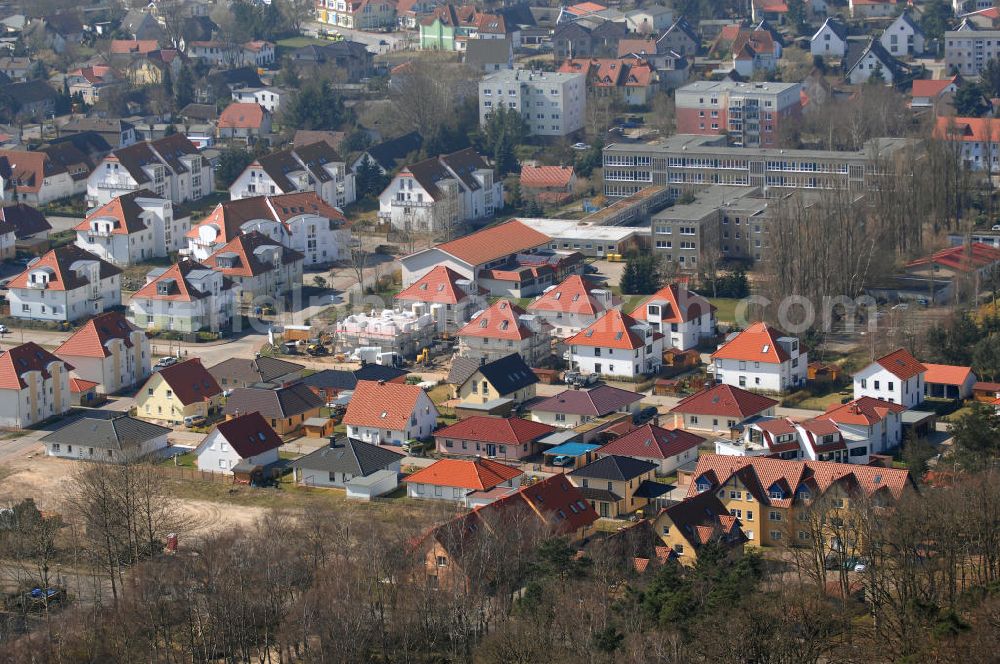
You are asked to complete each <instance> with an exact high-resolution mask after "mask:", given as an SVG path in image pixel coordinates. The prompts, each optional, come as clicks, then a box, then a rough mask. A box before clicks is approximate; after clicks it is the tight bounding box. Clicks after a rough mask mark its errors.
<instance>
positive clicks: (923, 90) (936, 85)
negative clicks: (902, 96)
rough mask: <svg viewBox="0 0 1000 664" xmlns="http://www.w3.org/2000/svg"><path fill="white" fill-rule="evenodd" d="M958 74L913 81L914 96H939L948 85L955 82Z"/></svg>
mask: <svg viewBox="0 0 1000 664" xmlns="http://www.w3.org/2000/svg"><path fill="white" fill-rule="evenodd" d="M957 81H958V76H952V77H951V78H943V79H918V80H916V81H913V91H912V94H911V96H913V97H937V96H938V95H940V94H941V93H942V92H944V91H945V89H946V88H948V86H950V85H953V84H955V83H956V82H957Z"/></svg>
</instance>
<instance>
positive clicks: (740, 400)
mask: <svg viewBox="0 0 1000 664" xmlns="http://www.w3.org/2000/svg"><path fill="white" fill-rule="evenodd" d="M777 405H778V402H777V401H775V400H774V399H771V398H770V397H765V396H764V395H762V394H755V393H754V392H747V391H746V390H741V389H740V388H738V387H734V386H732V385H726V384H724V383H719V384H718V385H714V386H712V387H709V388H708V389H705V390H702V391H701V392H698V393H697V394H692V395H691V396H689V397H686V398H684V399H682V400H681V401H680V402H679V403H678V404H677V405H676V406H674V407H673V408H671V409H670V412H671V413H690V414H692V415H719V416H722V417H736V418H739V419H746V418H748V417H751V416H752V415H757V414H759V413H763V412H764V411H766V410H768V409H770V408H773V407H774V406H777Z"/></svg>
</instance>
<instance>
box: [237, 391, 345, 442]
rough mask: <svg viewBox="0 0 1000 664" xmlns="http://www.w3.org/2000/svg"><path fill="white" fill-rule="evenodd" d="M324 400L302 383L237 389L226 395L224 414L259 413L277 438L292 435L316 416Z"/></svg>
mask: <svg viewBox="0 0 1000 664" xmlns="http://www.w3.org/2000/svg"><path fill="white" fill-rule="evenodd" d="M324 403H325V402H324V401H323V400H322V399H320V398H319V397H318V396H316V394H315V393H314V392H313V391H312V390H310V389H309V388H308V387H306V386H305V385H303V384H302V383H293V384H291V385H285V386H282V387H276V388H274V389H271V388H268V387H237V388H235V389H233V391H232V392H230V393H229V397H228V398H227V399H226V407H225V409H224V410H223V412H224V413H225V414H226V415H239V414H240V413H260V415H262V416H263V417H264V419H266V420H267V421H268V422H270V426H271V428H273V429H274V430H275V431H277V432H278V434H279V435H282V436H284V435H287V434H290V433H293V432H295V431H297V430H298V429H300V428H301V427H302V423H303V422H305V421H306V420H308V419H309V418H311V417H317V416H318V415H319V409H320V408H322V407H323V405H324Z"/></svg>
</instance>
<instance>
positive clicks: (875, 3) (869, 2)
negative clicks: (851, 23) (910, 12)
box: [847, 0, 902, 18]
mask: <svg viewBox="0 0 1000 664" xmlns="http://www.w3.org/2000/svg"><path fill="white" fill-rule="evenodd" d="M847 4H848V7H849V8H850V12H851V18H882V17H886V16H892V15H893V14H895V13H896V11H897V8H898V7H899V5H900V4H902V3H901V2H897V0H848V2H847Z"/></svg>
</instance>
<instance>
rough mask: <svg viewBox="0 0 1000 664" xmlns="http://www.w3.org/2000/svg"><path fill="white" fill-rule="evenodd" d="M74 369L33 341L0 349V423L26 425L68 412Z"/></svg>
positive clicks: (3, 425)
mask: <svg viewBox="0 0 1000 664" xmlns="http://www.w3.org/2000/svg"><path fill="white" fill-rule="evenodd" d="M72 369H73V366H72V365H71V364H67V363H66V362H65V361H64V360H62V359H61V358H59V357H56V356H55V355H53V354H52V353H50V352H49V351H47V350H45V349H44V348H42V347H41V346H39V345H38V344H36V343H35V342H34V341H29V342H27V343H24V344H21V345H20V346H13V347H11V348H8V349H7V350H6V351H2V352H0V426H2V427H6V428H10V429H23V428H24V427H29V426H31V425H33V424H38V423H39V422H43V421H45V420H47V419H49V418H50V417H57V416H60V415H63V414H65V413H67V412H68V411H69V409H70V406H71V399H72V396H71V394H70V389H69V381H70V375H69V372H70V371H72Z"/></svg>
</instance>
